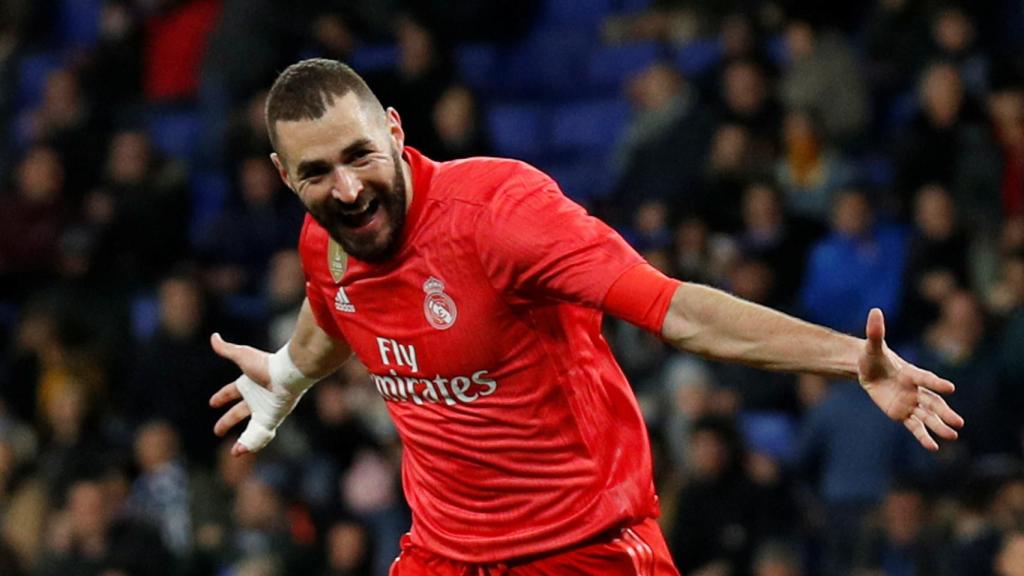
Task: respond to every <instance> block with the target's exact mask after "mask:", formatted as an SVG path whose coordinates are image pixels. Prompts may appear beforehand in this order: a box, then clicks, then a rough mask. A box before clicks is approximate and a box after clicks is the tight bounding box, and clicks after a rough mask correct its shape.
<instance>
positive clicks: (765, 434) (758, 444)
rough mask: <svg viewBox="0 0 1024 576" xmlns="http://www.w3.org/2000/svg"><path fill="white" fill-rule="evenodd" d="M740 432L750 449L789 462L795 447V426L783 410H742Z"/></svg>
mask: <svg viewBox="0 0 1024 576" xmlns="http://www.w3.org/2000/svg"><path fill="white" fill-rule="evenodd" d="M739 425H740V432H741V433H742V434H743V438H744V439H745V440H746V443H747V446H749V447H750V449H751V451H753V452H758V453H761V454H766V455H768V456H771V457H772V458H774V459H776V460H778V461H780V462H789V461H790V460H791V459H792V458H793V451H794V450H795V449H796V436H797V426H796V423H795V422H794V421H793V418H792V417H790V416H789V415H787V414H785V413H783V412H743V413H741V414H740V417H739Z"/></svg>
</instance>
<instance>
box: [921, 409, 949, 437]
mask: <svg viewBox="0 0 1024 576" xmlns="http://www.w3.org/2000/svg"><path fill="white" fill-rule="evenodd" d="M914 416H917V419H918V420H920V421H921V422H924V424H925V426H927V427H928V429H929V430H931V431H932V432H934V433H935V434H937V435H938V437H939V438H942V439H943V440H956V439H957V436H958V434H957V432H956V430H953V429H952V428H950V427H949V426H948V425H947V424H946V423H945V422H943V421H942V419H941V418H939V417H938V415H936V414H935V413H934V412H930V411H928V410H926V409H925V408H924V407H922V406H918V407H917V408H914Z"/></svg>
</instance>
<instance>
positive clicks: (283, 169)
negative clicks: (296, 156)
mask: <svg viewBox="0 0 1024 576" xmlns="http://www.w3.org/2000/svg"><path fill="white" fill-rule="evenodd" d="M270 161H271V162H273V163H274V168H277V175H278V176H280V177H281V181H282V182H284V185H285V186H287V187H288V189H289V190H291V191H292V192H295V188H293V187H292V183H291V181H290V180H288V167H287V166H285V165H284V161H283V160H281V157H280V156H278V155H277V152H271V153H270Z"/></svg>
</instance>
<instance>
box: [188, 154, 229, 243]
mask: <svg viewBox="0 0 1024 576" xmlns="http://www.w3.org/2000/svg"><path fill="white" fill-rule="evenodd" d="M189 184H190V186H191V190H192V194H191V199H192V214H191V222H190V226H189V233H190V237H191V238H192V241H193V244H194V243H195V242H196V240H198V239H199V236H200V235H201V234H202V233H203V230H205V227H206V225H207V224H208V223H209V222H210V221H212V220H213V219H214V218H215V217H216V216H217V215H218V214H220V213H221V211H222V210H223V209H224V206H225V205H226V204H227V200H228V195H229V194H230V188H231V184H230V182H229V181H228V178H227V176H225V175H224V174H223V173H221V172H219V171H202V172H195V173H193V174H192V176H191V177H190V178H189Z"/></svg>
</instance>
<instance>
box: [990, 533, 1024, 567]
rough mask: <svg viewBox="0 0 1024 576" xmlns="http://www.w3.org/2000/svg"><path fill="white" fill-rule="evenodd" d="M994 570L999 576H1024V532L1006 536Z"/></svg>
mask: <svg viewBox="0 0 1024 576" xmlns="http://www.w3.org/2000/svg"><path fill="white" fill-rule="evenodd" d="M993 569H994V570H995V573H996V575H997V576H1022V575H1024V532H1020V531H1015V532H1011V533H1009V534H1007V535H1006V538H1005V539H1004V541H1003V547H1002V549H1001V550H1000V551H999V556H998V557H997V558H996V561H995V566H994V567H993Z"/></svg>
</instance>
